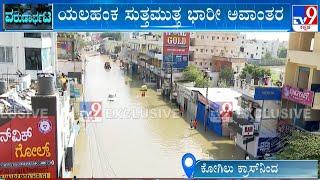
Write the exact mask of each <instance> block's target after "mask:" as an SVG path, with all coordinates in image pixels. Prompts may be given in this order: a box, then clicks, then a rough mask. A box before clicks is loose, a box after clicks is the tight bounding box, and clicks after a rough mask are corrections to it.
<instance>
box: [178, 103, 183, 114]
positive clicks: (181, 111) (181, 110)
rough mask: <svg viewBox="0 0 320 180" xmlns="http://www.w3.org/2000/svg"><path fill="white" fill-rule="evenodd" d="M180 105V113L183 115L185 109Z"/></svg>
mask: <svg viewBox="0 0 320 180" xmlns="http://www.w3.org/2000/svg"><path fill="white" fill-rule="evenodd" d="M179 106H180V109H179V111H180V115H181V116H182V115H183V109H182V106H181V105H179Z"/></svg>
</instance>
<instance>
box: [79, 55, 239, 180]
mask: <svg viewBox="0 0 320 180" xmlns="http://www.w3.org/2000/svg"><path fill="white" fill-rule="evenodd" d="M106 59H107V58H106V57H103V56H95V57H91V58H89V59H88V61H87V67H86V78H85V81H86V82H85V85H86V87H85V100H86V101H102V102H103V116H104V118H103V119H102V121H101V122H96V123H87V124H86V128H85V127H84V125H83V128H82V130H81V132H80V135H79V137H78V139H77V146H76V155H75V167H74V174H75V175H76V176H77V177H79V178H81V177H89V178H90V177H95V178H98V177H100V178H102V177H112V178H117V177H118V178H120V177H121V178H129V177H131V178H134V177H146V178H148V177H149V178H151V177H158V178H169V177H176V178H181V177H185V176H184V172H183V170H182V167H181V157H182V156H183V154H185V153H187V152H190V153H193V154H194V155H195V157H196V158H197V159H202V158H203V159H208V158H210V159H242V158H243V156H244V155H243V154H242V152H241V151H239V149H238V148H236V147H235V145H234V143H233V141H231V140H229V139H225V138H218V137H215V136H214V134H213V132H203V131H202V129H201V128H202V127H200V129H199V130H194V129H190V127H189V122H188V121H187V120H185V119H183V118H181V117H180V116H179V114H178V111H177V109H176V108H175V107H174V108H173V107H171V106H170V104H169V103H168V102H165V101H164V100H163V99H162V96H160V95H159V93H157V92H156V91H155V90H152V89H148V91H147V93H146V97H141V96H140V86H141V85H142V84H140V83H139V82H138V81H137V80H134V79H131V78H130V77H129V76H127V75H125V73H124V72H123V71H122V70H120V68H119V64H116V63H111V66H112V69H111V70H110V71H106V70H105V69H104V68H103V65H104V61H105V60H106ZM109 94H116V98H115V101H114V102H109V101H108V98H107V97H108V95H109Z"/></svg>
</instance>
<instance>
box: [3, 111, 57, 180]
mask: <svg viewBox="0 0 320 180" xmlns="http://www.w3.org/2000/svg"><path fill="white" fill-rule="evenodd" d="M0 122H1V123H0V179H1V178H56V177H57V154H56V153H57V149H56V147H57V144H56V141H57V139H56V138H57V137H56V121H55V118H54V117H22V115H14V117H8V118H5V119H1V121H0Z"/></svg>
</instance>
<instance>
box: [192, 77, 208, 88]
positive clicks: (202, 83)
mask: <svg viewBox="0 0 320 180" xmlns="http://www.w3.org/2000/svg"><path fill="white" fill-rule="evenodd" d="M208 86H209V78H207V77H204V76H199V77H198V78H197V79H196V83H195V87H200V88H204V87H208Z"/></svg>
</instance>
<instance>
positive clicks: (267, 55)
mask: <svg viewBox="0 0 320 180" xmlns="http://www.w3.org/2000/svg"><path fill="white" fill-rule="evenodd" d="M262 59H264V60H272V54H271V53H270V52H268V51H267V52H266V54H265V55H264V57H263V58H262Z"/></svg>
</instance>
